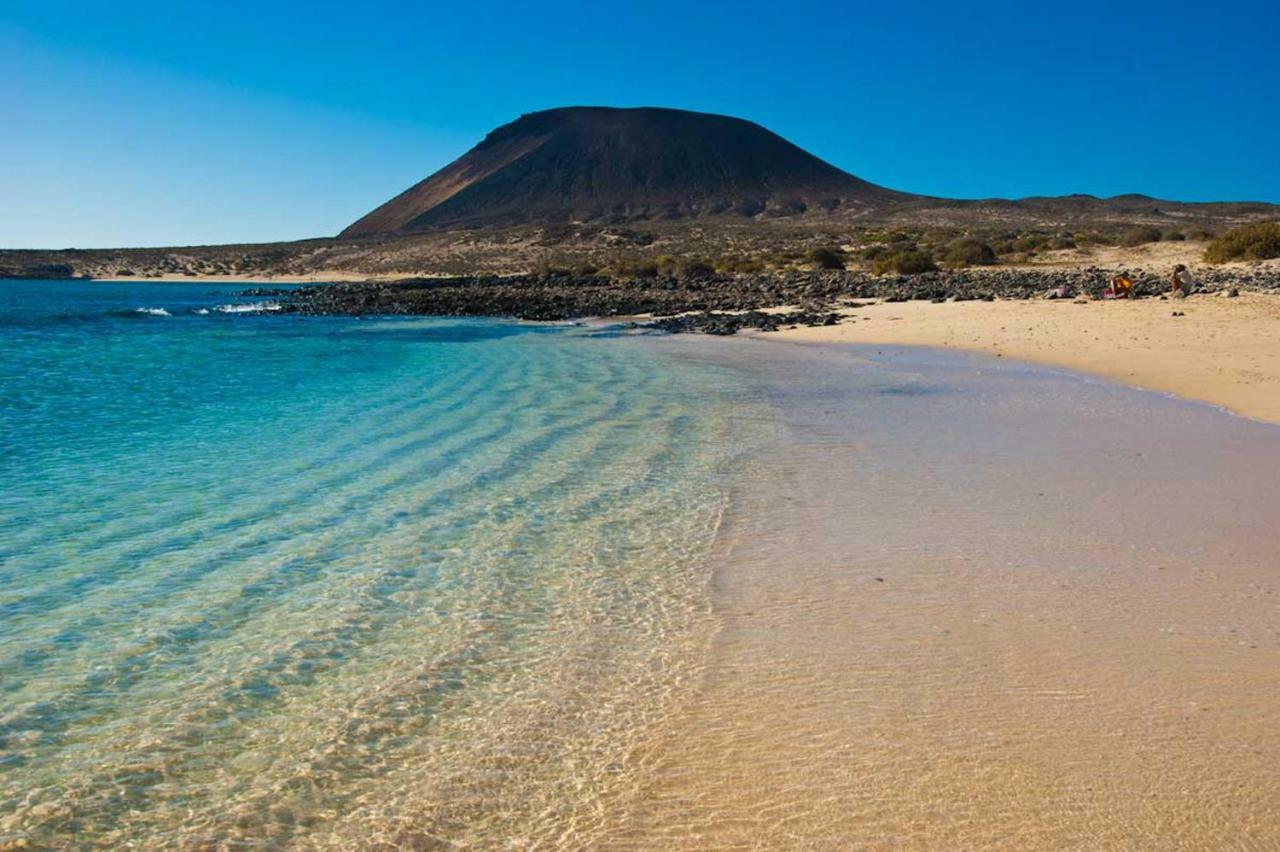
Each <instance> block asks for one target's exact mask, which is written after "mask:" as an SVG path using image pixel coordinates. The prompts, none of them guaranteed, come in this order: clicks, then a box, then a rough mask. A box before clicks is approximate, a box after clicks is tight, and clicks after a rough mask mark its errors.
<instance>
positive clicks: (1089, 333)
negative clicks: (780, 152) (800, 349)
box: [767, 293, 1280, 421]
mask: <svg viewBox="0 0 1280 852" xmlns="http://www.w3.org/2000/svg"><path fill="white" fill-rule="evenodd" d="M1175 312H1177V313H1180V314H1182V316H1175V315H1174V314H1175ZM845 313H846V314H848V315H849V317H850V320H846V321H845V322H844V323H843V324H841V325H838V326H831V327H823V328H797V329H790V330H785V331H780V332H776V333H773V334H769V335H767V336H768V337H770V338H777V339H783V340H793V341H808V342H814V343H873V344H886V345H891V344H909V345H920V346H943V347H948V348H959V349H971V350H974V351H978V352H986V353H989V354H993V355H1000V356H1004V357H1009V358H1017V359H1019V360H1023V361H1032V362H1036V363H1041V364H1052V365H1057V366H1063V367H1069V368H1071V369H1075V370H1082V371H1085V372H1089V373H1094V374H1097V375H1100V376H1105V377H1107V378H1109V379H1113V380H1115V381H1119V382H1123V383H1126V384H1130V385H1136V386H1138V387H1143V388H1148V389H1152V390H1158V391H1165V392H1168V393H1173V394H1177V395H1179V396H1183V397H1187V398H1188V399H1195V400H1200V401H1202V402H1208V403H1213V404H1215V405H1221V406H1224V407H1225V408H1228V409H1230V410H1231V411H1233V412H1235V413H1237V414H1241V415H1244V416H1246V417H1253V418H1257V419H1260V420H1269V421H1280V296H1276V295H1268V294H1254V293H1244V294H1241V295H1240V296H1239V297H1238V298H1227V297H1224V296H1219V295H1195V296H1192V297H1191V298H1188V299H1184V300H1180V301H1173V300H1169V301H1162V300H1160V299H1140V300H1136V301H1085V302H1079V301H1067V300H1054V301H1047V300H1029V301H997V302H945V303H941V304H934V303H931V302H903V303H881V304H874V305H870V306H868V307H864V308H857V309H852V310H846V311H845Z"/></svg>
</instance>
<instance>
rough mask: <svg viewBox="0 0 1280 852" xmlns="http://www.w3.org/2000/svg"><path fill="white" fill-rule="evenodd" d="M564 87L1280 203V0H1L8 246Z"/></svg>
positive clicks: (1057, 170) (997, 171)
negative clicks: (966, 0)
mask: <svg viewBox="0 0 1280 852" xmlns="http://www.w3.org/2000/svg"><path fill="white" fill-rule="evenodd" d="M569 104H606V105H619V106H639V105H657V106H672V107H681V108H687V109H695V110H705V111H710V112H720V113H727V114H732V115H738V116H742V117H745V118H750V119H752V120H754V121H757V122H759V123H761V124H763V125H765V126H766V127H769V128H770V129H772V130H774V131H776V132H778V133H780V134H782V135H783V136H785V137H787V138H789V139H791V140H792V141H794V142H796V143H798V144H799V145H801V146H803V147H805V148H807V149H809V150H810V151H812V152H814V153H815V154H817V155H819V156H821V157H823V158H825V159H827V160H829V161H830V162H832V163H834V164H836V165H837V166H840V167H841V168H844V169H846V170H848V171H850V172H853V173H854V174H856V175H859V176H860V177H863V178H866V179H868V180H871V181H875V182H877V183H881V184H885V185H888V186H891V187H894V188H898V189H904V190H910V191H914V192H921V193H929V194H935V195H946V196H957V197H989V196H1005V197H1017V196H1026V195H1039V194H1065V193H1069V192H1088V193H1093V194H1096V195H1114V194H1118V193H1122V192H1142V193H1147V194H1150V195H1155V196H1158V197H1164V198H1174V199H1184V200H1218V199H1253V200H1264V201H1273V202H1280V4H1277V3H1276V0H1269V2H1251V0H1245V2H1220V3H1213V4H1199V3H1189V2H1186V0H1161V2H1158V3H1156V2H1152V3H1147V2H1123V0H1113V2H1095V0H1075V2H1070V3H1029V2H1025V0H1022V2H1017V3H1013V2H1002V3H990V2H976V3H972V4H961V3H953V2H942V0H937V2H916V3H905V4H895V3H886V2H883V1H882V2H876V3H868V4H862V3H847V4H835V3H812V2H805V0H790V2H776V1H773V2H763V0H741V2H735V3H717V2H705V3H698V2H666V0H661V1H660V2H649V3H610V2H607V0H594V1H593V2H536V3H529V2H520V3H509V2H505V0H486V1H485V2H480V0H475V2H470V3H441V4H433V3H424V2H416V3H387V2H377V0H368V2H364V3H351V2H344V3H330V2H327V0H314V2H307V3H303V2H291V3H273V2H261V3H256V4H250V3H236V2H232V3H225V4H224V3H211V2H207V0H205V2H199V3H186V2H118V3H106V2H68V1H67V0H4V3H3V4H2V5H0V119H2V120H0V128H3V129H2V130H0V187H2V189H0V247H65V246H86V247H87V246H120V245H172V244H191V243H218V242H231V241H266V240H275V239H293V238H298V237H307V236H318V235H328V234H333V233H336V232H337V231H338V230H340V229H341V228H342V227H343V226H345V225H346V224H348V223H349V222H351V221H352V220H354V219H355V218H357V217H358V216H360V215H361V214H363V213H364V212H366V211H367V210H369V209H370V208H372V207H373V206H375V205H376V204H378V203H380V202H381V201H383V200H385V199H386V198H388V197H390V196H391V195H394V194H395V193H397V192H399V191H401V190H403V189H404V188H406V187H407V186H408V185H410V184H412V183H413V182H415V181H417V180H418V179H420V178H422V177H425V176H426V175H427V174H429V173H430V172H432V171H434V170H435V169H436V168H438V167H440V166H442V165H444V164H445V163H446V162H448V161H449V160H451V159H453V158H454V157H456V156H458V155H459V154H461V153H463V152H464V151H465V150H466V149H467V148H469V147H470V146H471V145H472V144H474V143H475V142H477V141H478V140H479V139H480V137H481V136H483V135H484V133H485V132H487V131H488V130H489V129H490V128H492V127H494V126H495V125H498V124H502V123H504V122H507V121H510V120H512V119H514V118H515V117H517V116H518V115H520V114H521V113H524V112H529V111H532V110H537V109H544V108H548V107H553V106H563V105H569Z"/></svg>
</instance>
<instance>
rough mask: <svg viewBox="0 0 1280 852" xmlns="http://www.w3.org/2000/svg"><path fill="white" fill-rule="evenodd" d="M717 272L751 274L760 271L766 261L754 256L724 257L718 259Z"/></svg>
mask: <svg viewBox="0 0 1280 852" xmlns="http://www.w3.org/2000/svg"><path fill="white" fill-rule="evenodd" d="M715 266H716V272H730V273H739V274H749V273H752V272H760V271H761V270H763V269H764V263H763V262H762V261H761V260H759V259H758V258H754V257H722V258H719V259H718V260H716V264H715Z"/></svg>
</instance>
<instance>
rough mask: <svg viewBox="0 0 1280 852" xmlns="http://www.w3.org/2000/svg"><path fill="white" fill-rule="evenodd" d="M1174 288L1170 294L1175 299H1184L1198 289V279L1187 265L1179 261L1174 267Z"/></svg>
mask: <svg viewBox="0 0 1280 852" xmlns="http://www.w3.org/2000/svg"><path fill="white" fill-rule="evenodd" d="M1172 284H1173V288H1172V289H1171V290H1170V291H1169V295H1170V296H1173V298H1175V299H1182V298H1185V297H1187V296H1190V295H1191V294H1192V293H1194V292H1195V290H1196V280H1195V279H1194V278H1192V277H1191V272H1190V271H1188V269H1187V267H1185V266H1183V265H1182V264H1181V263H1179V264H1178V265H1177V266H1175V267H1174V268H1173V278H1172Z"/></svg>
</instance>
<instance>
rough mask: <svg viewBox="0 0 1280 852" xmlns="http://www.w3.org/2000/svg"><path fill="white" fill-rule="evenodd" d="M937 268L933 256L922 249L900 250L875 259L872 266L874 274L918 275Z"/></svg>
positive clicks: (934, 270)
mask: <svg viewBox="0 0 1280 852" xmlns="http://www.w3.org/2000/svg"><path fill="white" fill-rule="evenodd" d="M937 269H938V266H937V264H935V263H934V262H933V258H932V257H931V256H929V255H928V254H926V253H924V252H922V251H902V252H898V253H896V254H891V255H887V256H885V257H882V258H880V259H879V260H877V261H876V262H875V266H873V267H872V271H873V272H874V273H875V274H876V275H885V274H888V273H897V274H898V275H919V274H921V273H922V272H936V271H937Z"/></svg>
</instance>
